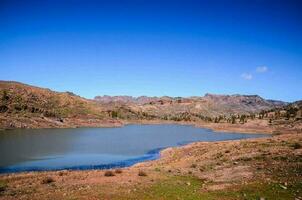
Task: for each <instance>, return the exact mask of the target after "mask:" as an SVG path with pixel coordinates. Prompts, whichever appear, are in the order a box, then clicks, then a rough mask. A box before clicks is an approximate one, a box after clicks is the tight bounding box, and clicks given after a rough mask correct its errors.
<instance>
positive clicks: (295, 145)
mask: <svg viewBox="0 0 302 200" xmlns="http://www.w3.org/2000/svg"><path fill="white" fill-rule="evenodd" d="M293 147H294V149H301V144H299V143H297V142H296V143H294V144H293Z"/></svg>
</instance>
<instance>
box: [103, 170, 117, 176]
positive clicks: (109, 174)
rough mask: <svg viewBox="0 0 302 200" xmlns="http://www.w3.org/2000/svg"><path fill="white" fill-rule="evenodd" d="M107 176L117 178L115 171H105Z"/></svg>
mask: <svg viewBox="0 0 302 200" xmlns="http://www.w3.org/2000/svg"><path fill="white" fill-rule="evenodd" d="M104 175H105V176H115V174H114V173H113V171H105V174H104Z"/></svg>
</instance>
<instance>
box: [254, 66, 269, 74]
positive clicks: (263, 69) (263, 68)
mask: <svg viewBox="0 0 302 200" xmlns="http://www.w3.org/2000/svg"><path fill="white" fill-rule="evenodd" d="M267 70H268V68H267V66H259V67H257V68H256V72H258V73H265V72H267Z"/></svg>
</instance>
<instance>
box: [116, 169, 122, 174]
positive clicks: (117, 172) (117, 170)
mask: <svg viewBox="0 0 302 200" xmlns="http://www.w3.org/2000/svg"><path fill="white" fill-rule="evenodd" d="M114 172H115V173H116V174H121V173H123V171H122V170H121V169H116V170H114Z"/></svg>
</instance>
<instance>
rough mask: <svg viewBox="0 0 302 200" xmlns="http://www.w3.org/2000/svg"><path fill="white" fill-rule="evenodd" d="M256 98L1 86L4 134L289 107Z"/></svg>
mask: <svg viewBox="0 0 302 200" xmlns="http://www.w3.org/2000/svg"><path fill="white" fill-rule="evenodd" d="M286 105H287V103H285V102H281V101H273V100H265V99H263V98H261V97H260V96H258V95H216V94H206V95H205V96H202V97H198V96H195V97H186V98H184V97H168V96H164V97H147V96H140V97H131V96H96V97H95V98H94V99H85V98H83V97H80V96H77V95H75V94H73V93H71V92H55V91H51V90H49V89H45V88H40V87H35V86H31V85H27V84H23V83H19V82H13V81H0V128H15V127H28V128H35V127H77V126H103V125H104V124H107V125H112V124H117V125H120V124H121V123H122V121H123V120H126V121H129V120H142V119H143V120H150V119H157V120H174V121H182V120H186V121H192V120H194V121H195V120H205V119H206V120H208V118H214V117H218V116H222V115H223V116H225V119H226V117H227V116H231V115H238V114H251V113H257V112H260V111H262V110H271V109H275V108H280V107H282V106H286Z"/></svg>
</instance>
